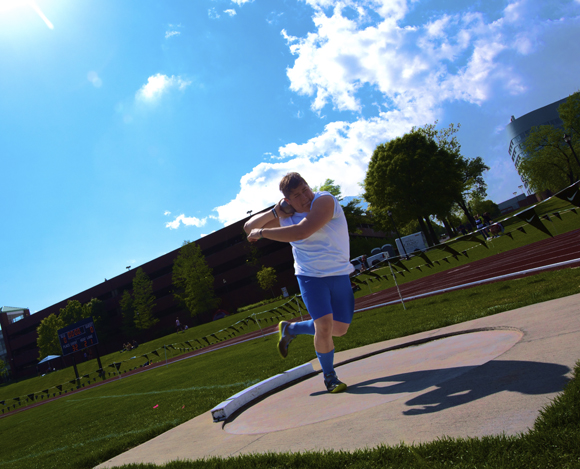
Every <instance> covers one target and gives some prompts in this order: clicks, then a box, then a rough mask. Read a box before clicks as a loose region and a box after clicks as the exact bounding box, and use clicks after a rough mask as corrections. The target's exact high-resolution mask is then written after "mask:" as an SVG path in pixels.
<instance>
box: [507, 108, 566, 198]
mask: <svg viewBox="0 0 580 469" xmlns="http://www.w3.org/2000/svg"><path fill="white" fill-rule="evenodd" d="M566 99H567V98H564V99H561V100H559V101H556V102H555V103H552V104H548V105H547V106H544V107H541V108H539V109H536V110H535V111H532V112H528V113H527V114H524V115H523V116H521V117H518V118H517V119H516V118H515V117H514V116H512V117H511V120H510V123H509V124H508V125H507V127H506V130H507V134H508V138H509V141H510V144H509V150H508V152H509V155H510V157H511V159H512V161H513V162H514V165H515V167H516V170H517V171H518V174H519V175H520V177H521V178H522V181H523V183H524V185H525V186H526V189H528V182H527V181H526V179H525V178H524V177H523V176H522V174H521V173H520V171H519V167H520V163H521V162H522V160H523V159H524V158H526V153H525V152H524V150H523V142H524V140H525V139H526V137H527V136H528V135H529V134H530V131H531V130H532V127H537V126H540V125H553V126H554V127H559V128H563V122H562V119H560V116H559V115H558V107H560V104H562V103H564V102H565V101H566ZM563 135H564V132H563V131H562V136H563Z"/></svg>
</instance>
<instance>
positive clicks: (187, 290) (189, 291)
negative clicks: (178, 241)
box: [173, 241, 219, 316]
mask: <svg viewBox="0 0 580 469" xmlns="http://www.w3.org/2000/svg"><path fill="white" fill-rule="evenodd" d="M213 284H214V277H213V275H212V270H211V268H210V267H209V266H208V265H207V262H206V260H205V258H204V257H203V253H202V252H201V248H200V247H199V246H198V245H197V244H195V243H192V242H189V241H184V243H183V246H182V247H181V249H180V250H179V254H178V255H177V258H176V259H175V262H174V263H173V285H174V286H175V288H176V292H175V293H174V296H175V299H176V300H177V301H179V302H180V303H182V304H183V305H185V307H186V308H187V309H188V310H189V312H190V313H191V315H192V316H195V315H197V314H201V313H204V312H206V311H210V310H212V309H214V308H216V307H217V306H218V304H219V299H218V298H216V296H215V293H214V289H213Z"/></svg>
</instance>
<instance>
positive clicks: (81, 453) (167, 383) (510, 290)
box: [0, 269, 580, 469]
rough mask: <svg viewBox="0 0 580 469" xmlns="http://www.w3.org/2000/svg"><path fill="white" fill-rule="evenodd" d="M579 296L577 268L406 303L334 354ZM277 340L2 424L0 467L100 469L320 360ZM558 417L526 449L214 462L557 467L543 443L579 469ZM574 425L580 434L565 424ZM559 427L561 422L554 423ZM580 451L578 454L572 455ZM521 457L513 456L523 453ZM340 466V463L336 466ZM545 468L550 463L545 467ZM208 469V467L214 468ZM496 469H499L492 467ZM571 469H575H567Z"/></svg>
mask: <svg viewBox="0 0 580 469" xmlns="http://www.w3.org/2000/svg"><path fill="white" fill-rule="evenodd" d="M579 292H580V269H563V270H560V271H556V272H545V273H542V274H539V275H536V276H533V277H526V278H523V279H519V280H510V281H506V282H499V283H494V284H490V285H482V286H479V287H475V288H471V289H469V290H460V291H455V292H450V293H447V294H444V295H439V296H436V297H431V298H424V299H419V300H415V301H413V302H410V303H409V304H408V305H407V306H408V308H407V311H404V310H403V308H402V307H401V306H400V305H393V306H388V307H384V308H379V309H376V310H372V311H367V312H363V313H358V314H356V315H355V318H354V321H353V325H352V327H351V329H350V331H349V334H348V335H347V336H346V337H342V338H337V340H336V347H337V350H345V349H348V348H352V347H358V346H361V345H365V344H369V343H374V342H377V341H381V340H386V339H391V338H395V337H401V336H407V335H410V334H413V333H416V332H420V331H425V330H430V329H434V328H438V327H443V326H446V325H450V324H454V323H458V322H462V321H466V320H471V319H475V318H478V317H483V316H486V315H491V314H496V313H499V312H501V311H506V310H510V309H514V308H517V307H520V306H524V305H528V304H532V303H536V302H540V301H545V300H549V299H553V298H558V297H561V296H566V295H570V294H574V293H579ZM230 319H231V318H230ZM275 341H276V338H275V337H274V336H270V337H266V338H265V339H264V338H259V339H256V340H253V341H250V342H246V343H243V344H240V345H236V346H235V347H229V348H225V349H221V350H217V351H215V352H212V353H209V354H205V355H202V356H199V357H196V358H192V359H188V360H183V361H180V362H177V363H174V364H171V365H169V366H167V367H165V366H164V367H160V368H157V369H153V370H151V371H148V372H146V373H141V374H139V375H135V376H132V377H129V378H121V379H118V380H115V382H112V383H109V384H106V385H104V386H100V387H97V388H93V389H88V390H86V391H83V392H82V393H79V394H76V395H71V396H67V397H64V398H61V399H58V400H56V401H54V402H52V403H50V404H47V405H43V406H39V407H37V408H34V409H29V410H27V411H25V412H20V413H18V414H15V415H11V416H7V417H5V418H2V419H0V435H2V453H1V457H0V468H3V467H6V468H8V467H9V468H11V469H12V468H14V469H18V468H35V467H38V468H89V467H94V466H95V465H96V464H98V463H100V462H103V461H105V460H107V459H109V458H111V457H112V456H114V455H117V454H119V453H121V452H123V451H125V450H127V449H129V448H131V447H134V446H136V445H138V444H140V443H142V442H144V441H147V440H149V439H151V438H152V437H154V436H156V435H158V434H160V433H162V432H164V431H166V430H168V429H170V428H172V427H174V426H176V425H178V424H180V423H182V422H185V421H187V420H189V419H191V418H193V417H195V416H197V415H199V414H201V413H204V412H207V411H208V410H209V409H211V408H212V407H213V406H214V405H216V404H218V403H219V402H221V401H223V400H224V399H226V398H227V397H229V396H231V395H232V394H234V393H236V392H238V391H240V390H242V389H244V388H245V387H247V386H249V385H251V384H253V383H256V382H258V381H260V380H262V379H265V378H267V377H270V376H272V375H274V374H276V373H279V372H281V371H284V370H286V369H289V368H292V367H294V366H298V365H300V364H302V363H305V362H307V361H309V360H311V359H313V358H314V357H315V355H314V350H313V347H312V339H310V338H307V337H299V338H298V339H297V340H296V341H295V342H293V344H292V353H291V354H290V356H289V357H288V359H286V360H281V359H280V358H279V356H278V353H277V351H276V348H275ZM574 382H575V381H574ZM17 384H20V383H17ZM577 394H578V392H576V394H575V395H574V396H576V397H573V399H572V401H573V403H574V405H575V406H576V408H577V407H578V402H577V401H578V400H579V399H580V397H578V396H577ZM566 399H568V398H566ZM566 405H567V404H566ZM558 412H559V414H558V415H559V417H558V418H556V419H555V421H556V423H557V425H560V427H562V428H561V429H560V430H558V431H556V430H554V428H553V426H554V425H555V424H554V423H549V425H548V424H546V425H548V427H546V426H545V425H544V427H542V426H541V425H540V427H538V428H539V430H538V431H537V432H536V433H534V432H532V433H531V434H530V435H532V434H533V435H536V436H528V437H526V438H528V440H525V441H528V443H525V444H524V443H522V442H523V441H524V439H519V438H499V439H483V440H481V441H480V440H465V441H455V440H449V441H444V442H439V443H438V444H435V446H433V447H431V446H429V445H421V446H417V447H412V448H410V447H405V446H401V447H396V448H378V449H376V450H368V451H361V452H357V453H355V454H358V456H356V458H358V459H349V458H352V457H354V456H350V455H349V454H346V453H326V454H312V455H282V456H272V455H270V456H258V457H255V458H254V459H251V460H250V459H247V457H243V458H239V459H238V460H233V461H227V462H220V461H217V462H215V464H216V466H215V467H226V465H227V467H236V466H235V464H238V466H237V467H241V466H242V465H244V467H248V466H251V467H307V466H308V467H330V466H329V465H328V464H331V463H332V464H335V465H336V464H338V465H339V466H342V467H344V466H345V465H347V464H348V465H351V464H352V465H354V467H376V465H382V466H384V467H388V464H391V465H392V467H415V466H416V467H419V466H420V465H421V464H423V465H424V464H425V462H428V467H443V465H444V464H448V463H450V462H454V463H457V464H463V463H465V465H464V466H461V465H457V467H473V464H474V463H473V461H476V460H477V458H478V457H483V456H485V457H488V456H489V455H490V454H491V453H494V452H495V454H498V455H500V456H498V458H499V459H498V460H497V461H503V460H504V456H503V453H504V452H507V453H509V451H508V449H509V448H516V449H517V448H520V449H521V452H522V455H523V456H522V458H523V459H522V461H526V462H527V463H528V466H526V467H550V465H549V464H548V465H542V464H540V465H537V464H531V463H530V461H532V460H533V459H534V458H535V457H536V456H534V455H535V454H536V453H537V451H536V453H530V451H531V449H533V448H536V449H538V448H541V447H542V446H539V445H541V444H542V445H546V448H547V449H548V450H549V451H551V453H550V454H552V456H549V457H550V458H555V457H558V458H562V460H563V461H567V462H570V461H572V460H571V459H570V458H571V457H572V456H570V455H576V456H575V457H576V458H577V457H578V456H579V455H578V454H577V453H578V447H579V446H580V445H578V444H577V443H578V435H580V433H579V431H578V422H579V421H580V420H579V419H578V417H577V415H578V413H577V410H575V411H574V412H576V413H575V414H574V413H569V412H568V411H566V412H562V411H561V410H560V411H558ZM559 419H560V420H559ZM562 419H563V420H562ZM574 419H576V420H574ZM570 420H572V421H573V422H575V425H576V426H574V425H572V424H570V423H568V422H569V421H570ZM553 421H554V419H552V420H550V422H553ZM562 421H563V422H564V423H563V424H562V423H561V422H562ZM542 425H543V424H542ZM560 427H558V428H560ZM530 438H535V440H533V439H530ZM554 438H556V440H554ZM574 438H575V439H574ZM554 441H557V444H556V446H557V449H553V447H554V444H555V443H554ZM437 445H438V446H437ZM522 445H523V446H522ZM558 445H559V446H558ZM574 445H575V449H574V448H572V449H570V446H574ZM430 448H432V449H430ZM506 448H508V449H506ZM525 448H528V449H525ZM520 449H517V451H516V450H514V451H516V453H517V452H518V451H520ZM573 450H574V451H576V453H574V451H573ZM538 451H539V449H538ZM514 454H515V453H514ZM518 454H519V453H518ZM554 455H556V456H554ZM505 457H507V456H505ZM304 458H306V459H304ZM337 458H338V459H337ZM340 458H342V459H340ZM552 460H553V459H550V461H552ZM236 461H237V462H236ZM339 461H342V462H340V463H338V462H339ZM389 461H390V462H389ZM462 461H463V462H462ZM469 461H471V466H469V464H470V462H469ZM546 461H547V462H549V461H548V459H547V460H546ZM577 462H578V461H577V460H576V463H577ZM399 463H400V464H399ZM175 464H177V463H175ZM180 464H181V463H180ZM183 464H186V463H183ZM191 464H193V463H191ZM203 464H204V467H206V466H205V465H206V464H207V462H205V463H203ZM220 464H223V465H220ZM518 464H519V463H518ZM522 464H523V463H522ZM139 467H141V466H139ZM143 467H145V466H143ZM168 467H202V466H183V465H182V466H178V465H174V466H168ZM333 467H336V466H333ZM490 467H501V466H500V465H498V464H495V463H494V464H492V466H490ZM503 467H524V466H523V465H520V466H515V465H511V462H510V460H508V459H505V464H504V466H503ZM552 467H556V466H552ZM560 467H562V466H560ZM568 467H574V466H572V465H570V464H569V465H568Z"/></svg>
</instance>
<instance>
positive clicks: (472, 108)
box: [0, 0, 580, 312]
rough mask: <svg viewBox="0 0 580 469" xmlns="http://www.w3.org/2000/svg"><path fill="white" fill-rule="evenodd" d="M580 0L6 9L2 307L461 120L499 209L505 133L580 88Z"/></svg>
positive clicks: (19, 2)
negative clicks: (284, 185) (281, 185)
mask: <svg viewBox="0 0 580 469" xmlns="http://www.w3.org/2000/svg"><path fill="white" fill-rule="evenodd" d="M578 43H580V0H569V1H564V0H555V1H551V2H543V1H538V0H520V1H510V0H502V1H498V0H486V1H476V2H459V1H445V2H444V1H439V0H415V1H412V0H392V1H378V0H364V1H363V0H343V1H331V0H253V1H252V0H195V1H185V0H184V1H165V2H158V1H155V2H154V1H147V0H138V1H137V0H135V1H129V0H123V1H118V0H115V1H113V0H99V1H95V0H84V1H82V2H80V1H76V0H58V1H56V0H36V3H34V2H28V1H24V0H3V1H0V174H1V175H2V192H1V202H0V217H1V221H2V229H1V230H0V233H1V234H0V240H1V255H0V262H1V265H2V274H0V305H3V306H22V307H28V308H30V310H31V312H36V311H38V310H41V309H43V308H46V307H48V306H50V305H52V304H54V303H56V302H58V301H61V300H63V299H65V298H67V297H70V296H72V295H74V294H76V293H78V292H80V291H82V290H85V289H87V288H90V287H92V286H93V285H95V284H97V283H99V282H102V281H103V280H104V279H105V278H112V277H114V276H116V275H119V274H121V273H122V272H124V271H125V267H126V266H129V265H130V266H132V267H137V266H139V265H141V264H143V263H145V262H147V261H149V260H151V259H154V258H156V257H158V256H160V255H162V254H164V253H167V252H169V251H172V250H174V249H176V248H178V247H179V246H180V245H181V244H182V242H183V241H184V240H196V239H198V238H200V237H201V236H203V235H205V234H208V233H211V232H212V231H215V230H219V229H220V228H221V227H223V226H224V225H225V224H228V223H231V222H234V221H236V220H239V219H240V218H243V217H244V216H245V215H246V212H247V211H248V210H254V211H257V210H260V209H262V208H264V207H265V206H267V205H269V204H272V203H274V202H275V201H276V200H278V199H279V197H280V195H279V193H278V190H277V184H278V181H279V179H280V177H281V176H282V175H283V174H285V173H286V172H288V171H291V170H297V171H299V172H301V173H302V174H303V175H304V176H305V178H306V180H307V181H309V183H310V184H311V185H318V184H321V183H322V182H323V181H324V180H325V179H326V178H332V179H334V180H335V181H336V183H338V184H340V185H341V187H342V189H343V193H344V195H347V196H352V195H357V194H359V193H360V192H361V189H360V185H359V184H360V182H362V180H363V179H364V175H365V171H366V167H367V165H368V161H369V159H370V156H371V154H372V151H373V149H374V147H375V146H376V145H377V144H378V143H382V142H385V141H387V140H389V139H391V138H393V137H396V136H399V135H403V134H404V133H405V132H407V131H409V130H410V129H411V127H412V126H414V125H416V126H422V125H424V124H426V123H433V122H434V121H435V120H438V121H439V124H440V125H441V126H445V127H446V126H447V125H449V123H451V122H453V123H458V122H460V123H461V131H460V133H459V134H458V137H459V139H460V140H461V143H462V150H463V154H464V155H465V156H467V157H475V156H482V157H483V158H484V159H485V161H486V163H487V164H488V165H489V166H490V167H491V170H490V171H489V172H488V173H487V174H486V181H487V183H488V186H489V189H488V195H489V197H490V198H491V199H492V200H494V201H496V202H501V201H503V200H505V199H507V198H509V197H511V196H512V193H513V192H514V191H517V190H518V189H517V187H518V186H519V185H521V181H520V179H519V177H518V175H517V173H516V172H515V170H514V168H513V165H512V162H511V160H510V159H509V156H508V154H507V146H508V145H507V136H506V135H505V131H504V128H505V126H506V125H507V123H508V122H509V118H510V116H511V115H515V116H516V117H518V116H521V115H523V114H525V113H527V112H530V111H532V110H534V109H535V108H537V107H541V106H544V105H546V104H549V103H551V102H553V101H556V100H558V99H561V98H563V97H566V96H568V95H570V94H571V93H573V92H575V91H577V90H578V89H579V80H578V76H580V62H579V61H578V56H577V44H578Z"/></svg>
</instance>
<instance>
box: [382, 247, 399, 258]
mask: <svg viewBox="0 0 580 469" xmlns="http://www.w3.org/2000/svg"><path fill="white" fill-rule="evenodd" d="M381 251H382V252H384V253H385V254H387V258H389V257H396V256H397V253H396V252H395V248H393V245H392V244H383V246H382V247H381Z"/></svg>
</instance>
